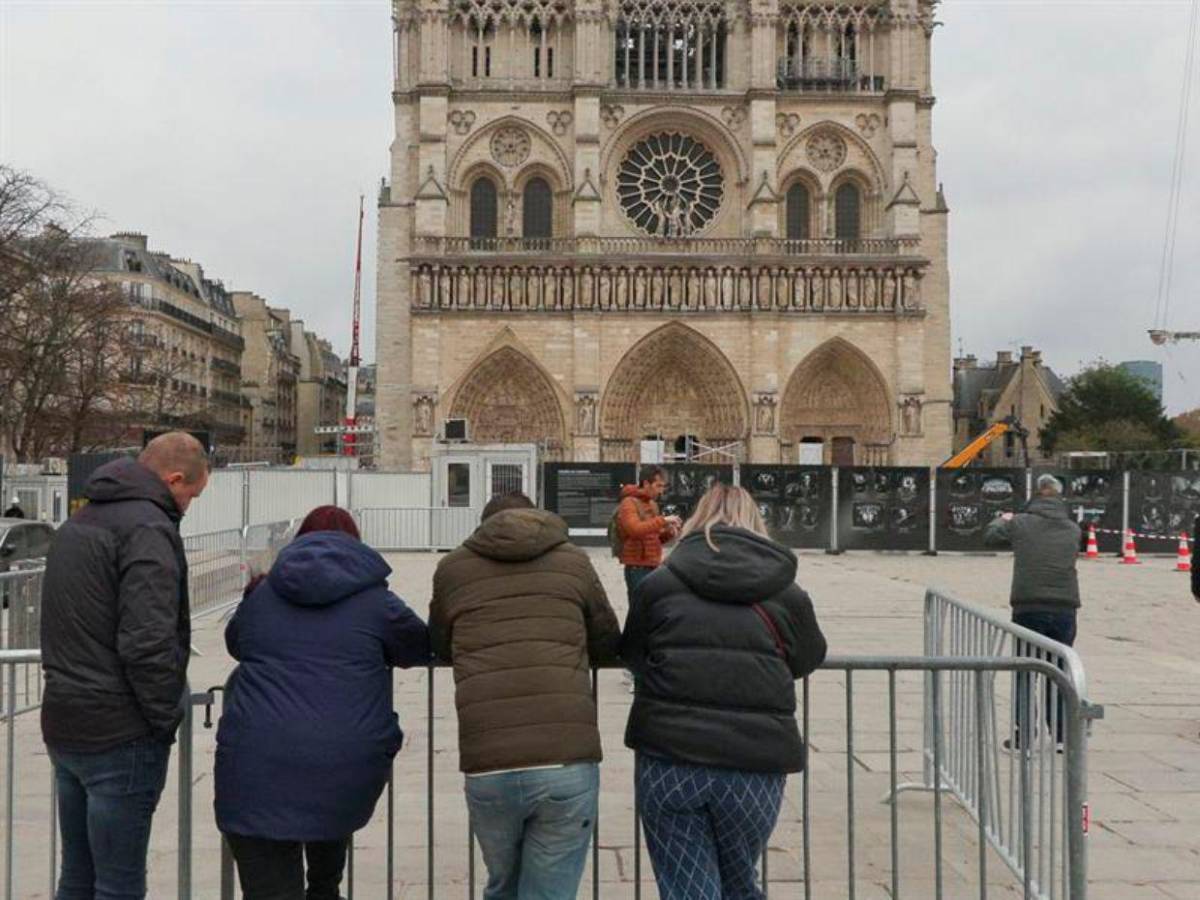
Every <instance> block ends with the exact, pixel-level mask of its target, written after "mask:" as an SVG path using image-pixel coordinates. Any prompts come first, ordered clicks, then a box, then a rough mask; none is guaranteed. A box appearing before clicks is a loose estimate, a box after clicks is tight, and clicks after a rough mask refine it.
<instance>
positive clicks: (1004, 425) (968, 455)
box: [942, 422, 1013, 469]
mask: <svg viewBox="0 0 1200 900" xmlns="http://www.w3.org/2000/svg"><path fill="white" fill-rule="evenodd" d="M1012 429H1013V426H1012V425H1011V424H1009V423H1008V422H997V423H996V424H995V425H993V426H992V427H991V428H989V429H988V430H987V431H985V432H984V433H983V434H981V435H980V436H979V437H977V438H975V440H973V441H971V443H969V444H967V446H965V447H963V449H962V450H960V451H958V452H957V453H955V454H954V455H953V456H952V457H950V458H949V459H948V460H946V461H945V462H944V463H942V468H943V469H961V468H962V467H963V466H965V465H967V464H968V463H970V462H971V460H973V459H974V458H975V457H976V456H978V455H979V454H980V453H982V452H983V451H984V449H985V448H986V447H987V445H988V444H990V443H991V442H992V441H994V440H996V438H998V437H1000V436H1001V435H1002V434H1007V433H1008V432H1009V431H1011V430H1012Z"/></svg>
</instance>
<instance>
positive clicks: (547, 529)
mask: <svg viewBox="0 0 1200 900" xmlns="http://www.w3.org/2000/svg"><path fill="white" fill-rule="evenodd" d="M429 620H430V621H429V625H430V632H431V637H432V641H433V650H434V653H435V654H436V655H437V656H438V657H439V658H441V659H445V660H450V661H452V662H453V663H454V681H455V684H456V688H457V690H456V695H455V703H456V705H457V707H458V740H459V758H460V767H461V768H462V770H463V771H464V772H467V773H474V774H479V773H484V772H496V771H501V770H506V769H520V768H529V767H533V766H546V765H559V764H567V763H575V762H598V761H599V760H600V758H601V752H600V732H599V730H598V729H597V727H596V704H595V702H594V701H593V700H592V685H591V672H590V669H591V666H592V664H594V663H602V662H608V661H613V660H615V658H616V650H617V645H618V643H619V641H620V636H621V635H620V628H619V626H618V625H617V618H616V616H615V615H614V614H613V611H612V607H610V606H609V604H608V599H607V597H606V596H605V594H604V588H603V587H602V586H601V584H600V579H599V578H598V577H597V576H596V571H595V569H593V568H592V564H591V562H590V561H589V560H588V557H587V554H585V553H584V552H583V551H582V550H580V549H579V548H578V547H575V546H573V545H572V544H570V543H569V542H568V541H567V525H566V523H565V522H564V521H563V520H562V519H560V518H559V517H558V516H556V515H554V514H553V513H549V512H545V511H543V510H539V509H510V510H505V511H503V512H499V513H496V514H495V515H493V516H491V517H489V518H488V519H487V520H486V521H484V522H483V524H482V525H480V526H479V528H478V529H476V531H475V533H474V534H473V535H471V537H469V538H468V539H467V540H466V541H465V542H464V543H463V545H462V546H461V547H459V548H458V549H457V550H454V551H453V552H451V553H449V554H447V555H446V556H445V557H444V558H443V559H442V561H441V562H440V563H439V564H438V567H437V571H436V572H435V573H434V576H433V600H432V602H431V604H430V608H429Z"/></svg>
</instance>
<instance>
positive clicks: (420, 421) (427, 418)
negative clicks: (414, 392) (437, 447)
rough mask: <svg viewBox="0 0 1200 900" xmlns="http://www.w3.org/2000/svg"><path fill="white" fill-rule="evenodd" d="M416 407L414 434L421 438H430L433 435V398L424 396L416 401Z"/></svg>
mask: <svg viewBox="0 0 1200 900" xmlns="http://www.w3.org/2000/svg"><path fill="white" fill-rule="evenodd" d="M414 406H415V407H416V415H415V416H414V421H413V432H414V433H415V434H417V435H418V436H420V437H429V436H430V435H432V434H433V398H432V397H430V396H428V395H424V394H423V395H422V396H420V397H418V398H417V399H416V402H415V403H414Z"/></svg>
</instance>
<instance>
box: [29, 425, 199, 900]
mask: <svg viewBox="0 0 1200 900" xmlns="http://www.w3.org/2000/svg"><path fill="white" fill-rule="evenodd" d="M207 481H208V461H207V459H206V458H205V455H204V448H203V447H202V446H201V445H200V442H199V441H197V440H196V439H195V438H194V437H191V436H190V435H187V434H184V433H182V432H178V431H175V432H170V433H168V434H164V435H161V436H159V437H157V438H155V439H154V440H152V441H151V442H150V443H149V444H148V445H147V446H146V449H145V450H143V451H142V454H141V456H139V457H138V458H137V459H136V460H135V459H129V458H124V459H119V460H116V461H114V462H110V463H108V464H107V465H104V466H101V467H100V468H99V469H97V470H96V472H95V474H94V475H93V476H92V478H91V480H90V481H89V482H88V486H87V491H86V494H87V498H88V503H87V505H85V506H84V507H82V508H81V509H80V510H79V511H78V512H76V513H75V515H73V516H71V520H70V521H69V522H67V523H66V524H64V525H63V526H62V528H60V529H59V530H58V533H57V535H56V536H55V539H54V543H53V545H52V546H51V548H50V555H49V557H48V558H47V560H46V576H45V581H44V583H43V588H42V664H43V666H44V667H45V670H46V690H45V695H44V697H43V702H42V737H43V739H44V740H45V742H46V748H47V750H48V751H49V754H50V761H51V763H52V764H53V766H54V778H55V783H56V785H57V787H58V815H59V822H60V824H61V829H62V877H61V878H60V879H59V882H58V893H57V895H56V897H57V900H92V898H100V897H103V898H118V897H119V898H122V900H126V898H129V900H133V898H141V897H144V896H145V895H146V849H147V846H148V844H149V841H150V823H151V819H152V817H153V815H154V809H155V807H156V806H157V805H158V798H159V795H160V794H161V793H162V789H163V783H164V781H165V780H166V777H167V761H168V759H169V757H170V755H171V743H172V742H173V741H174V739H175V730H176V728H178V727H179V722H180V719H181V718H182V717H183V710H184V702H185V701H184V692H185V689H186V675H187V664H188V653H189V638H190V635H191V629H190V625H189V611H188V591H187V558H186V557H185V555H184V551H183V541H182V540H181V539H180V537H179V520H180V519H181V518H182V517H183V514H184V513H185V512H187V508H188V505H189V504H190V503H191V502H192V500H194V499H195V498H196V497H198V496H200V492H201V491H203V490H204V486H205V484H206V483H207Z"/></svg>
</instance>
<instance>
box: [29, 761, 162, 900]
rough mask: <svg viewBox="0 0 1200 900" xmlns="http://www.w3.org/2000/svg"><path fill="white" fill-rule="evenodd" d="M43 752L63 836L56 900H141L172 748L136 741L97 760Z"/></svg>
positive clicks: (144, 891) (144, 889)
mask: <svg viewBox="0 0 1200 900" xmlns="http://www.w3.org/2000/svg"><path fill="white" fill-rule="evenodd" d="M47 749H48V750H49V753H50V761H51V763H53V765H54V780H55V784H56V786H57V788H58V822H59V829H60V831H61V834H62V875H61V876H60V878H59V881H58V892H57V893H56V894H55V897H56V900H142V898H144V897H145V896H146V849H147V847H148V846H149V844H150V821H151V819H152V818H153V816H154V810H155V808H156V807H157V806H158V798H159V796H160V795H161V794H162V790H163V785H164V784H165V783H166V780H167V763H168V762H169V761H170V758H171V745H170V744H167V743H164V742H163V741H159V740H155V739H153V738H141V739H139V740H136V741H133V742H131V743H128V744H123V745H122V746H120V747H117V748H115V749H113V750H106V751H104V752H102V753H72V752H67V751H62V750H55V749H53V748H47Z"/></svg>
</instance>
